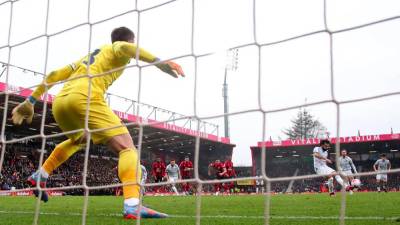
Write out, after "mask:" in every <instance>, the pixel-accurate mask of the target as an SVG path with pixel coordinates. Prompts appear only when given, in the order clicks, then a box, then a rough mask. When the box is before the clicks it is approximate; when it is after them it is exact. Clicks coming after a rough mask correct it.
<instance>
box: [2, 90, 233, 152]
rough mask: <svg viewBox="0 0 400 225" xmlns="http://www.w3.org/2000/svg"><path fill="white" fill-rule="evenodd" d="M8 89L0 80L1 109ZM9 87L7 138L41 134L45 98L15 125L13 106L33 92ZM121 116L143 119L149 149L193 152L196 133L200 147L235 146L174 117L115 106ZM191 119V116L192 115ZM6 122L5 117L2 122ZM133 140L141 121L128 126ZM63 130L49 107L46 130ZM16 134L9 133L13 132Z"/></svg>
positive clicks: (145, 146)
mask: <svg viewBox="0 0 400 225" xmlns="http://www.w3.org/2000/svg"><path fill="white" fill-rule="evenodd" d="M5 90H6V84H5V83H1V82H0V91H1V93H2V96H0V109H1V110H2V112H3V111H4V104H5V96H6V95H5V94H4V91H5ZM8 90H9V91H12V92H13V93H14V92H15V94H10V95H9V99H8V108H7V122H6V127H5V134H6V136H7V139H8V140H9V139H13V138H21V137H25V136H30V135H38V134H40V130H39V129H40V125H41V121H42V115H43V102H42V100H43V99H41V100H40V101H38V103H37V104H35V116H34V119H33V121H32V124H31V125H26V124H23V125H21V126H15V125H13V124H12V121H11V119H10V118H11V110H12V109H13V108H14V107H15V106H16V105H17V104H19V103H20V102H22V101H24V99H25V98H26V97H27V96H29V95H30V94H31V92H32V90H30V89H25V88H21V87H16V86H11V85H9V89H8ZM47 99H48V103H49V104H51V102H52V101H53V99H54V96H53V95H48V98H47ZM114 112H115V113H116V115H117V116H119V117H120V118H121V120H122V121H124V122H125V123H132V122H141V123H143V124H146V126H144V128H143V140H142V147H143V149H149V150H153V151H157V150H161V151H163V150H172V149H173V150H174V151H176V152H180V153H182V154H187V153H189V152H193V151H194V149H195V137H196V136H197V135H199V136H200V138H201V139H200V140H201V141H200V149H207V150H218V149H224V150H227V149H228V150H232V149H233V147H234V146H235V145H234V144H231V143H230V139H229V138H225V137H218V136H217V135H214V134H208V133H205V132H201V131H200V132H198V131H196V130H192V129H190V128H186V127H181V126H177V125H175V124H174V121H168V122H158V121H156V120H153V119H149V118H144V117H140V116H135V115H131V114H128V113H125V112H120V111H116V110H114ZM188 120H189V119H188ZM0 123H2V120H1V122H0ZM128 129H129V131H130V133H131V135H132V137H133V140H134V141H135V143H136V144H137V143H138V141H137V140H138V133H139V128H138V126H137V124H133V125H132V126H129V127H128ZM60 132H61V130H60V129H59V128H58V126H57V124H56V122H55V120H54V118H53V116H52V111H51V105H49V106H48V107H47V110H46V118H45V125H44V134H46V135H52V134H58V133H60ZM11 134H12V135H13V137H9V136H10V135H11ZM64 139H65V137H64V136H61V137H56V138H53V139H51V140H54V141H55V142H58V141H60V140H64Z"/></svg>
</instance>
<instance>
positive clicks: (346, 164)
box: [339, 149, 357, 193]
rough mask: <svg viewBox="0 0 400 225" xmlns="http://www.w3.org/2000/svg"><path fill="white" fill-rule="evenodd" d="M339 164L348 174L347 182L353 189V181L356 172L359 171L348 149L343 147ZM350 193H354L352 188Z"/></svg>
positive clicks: (344, 172)
mask: <svg viewBox="0 0 400 225" xmlns="http://www.w3.org/2000/svg"><path fill="white" fill-rule="evenodd" d="M339 166H340V168H339V170H340V171H341V172H342V173H343V174H344V175H345V176H346V177H345V178H346V182H347V183H348V185H349V187H350V189H352V188H353V187H352V185H351V181H352V180H353V179H354V174H355V173H357V169H356V166H355V165H354V163H353V160H352V159H351V158H350V157H349V156H348V155H347V150H346V149H343V150H342V151H341V152H340V157H339ZM353 172H354V173H353ZM350 193H353V192H352V190H350Z"/></svg>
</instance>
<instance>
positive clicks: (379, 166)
mask: <svg viewBox="0 0 400 225" xmlns="http://www.w3.org/2000/svg"><path fill="white" fill-rule="evenodd" d="M391 167H392V165H391V164H390V161H389V160H388V159H387V158H386V154H385V153H382V154H381V158H380V159H378V160H376V162H375V163H374V171H389V170H390V168H391ZM387 181H388V178H387V173H378V174H377V175H376V183H377V185H378V188H377V189H378V192H381V186H382V189H383V190H384V191H385V192H387Z"/></svg>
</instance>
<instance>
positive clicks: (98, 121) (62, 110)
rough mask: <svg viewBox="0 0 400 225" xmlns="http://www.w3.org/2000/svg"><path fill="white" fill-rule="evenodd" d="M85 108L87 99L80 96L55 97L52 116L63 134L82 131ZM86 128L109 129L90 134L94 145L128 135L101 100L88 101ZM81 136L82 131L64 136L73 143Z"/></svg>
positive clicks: (115, 116)
mask: <svg viewBox="0 0 400 225" xmlns="http://www.w3.org/2000/svg"><path fill="white" fill-rule="evenodd" d="M86 107H87V97H86V96H84V95H82V94H79V93H73V94H68V95H64V96H57V97H56V98H55V100H54V102H53V108H52V109H53V116H54V118H55V120H56V122H57V124H58V126H59V127H60V128H61V130H62V131H63V132H68V131H73V130H78V129H84V128H85V114H86ZM88 126H89V129H90V130H97V129H104V128H111V129H106V130H101V131H96V132H92V133H91V139H92V141H93V143H95V144H100V143H101V144H105V143H107V141H108V140H110V138H112V137H114V136H116V135H121V134H127V133H128V129H127V128H126V127H125V126H124V125H123V124H122V123H121V120H120V118H118V116H117V115H115V113H114V112H113V111H112V110H111V109H110V107H108V105H107V104H106V102H105V101H104V99H102V98H91V99H90V107H89V117H88ZM115 126H118V127H115ZM112 127H115V128H112ZM83 134H84V132H83V131H79V132H74V133H71V134H66V136H67V137H68V138H70V139H71V140H72V141H73V142H75V141H77V140H79V139H80V138H81V137H82V135H83Z"/></svg>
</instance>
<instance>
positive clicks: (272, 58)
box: [0, 0, 400, 165]
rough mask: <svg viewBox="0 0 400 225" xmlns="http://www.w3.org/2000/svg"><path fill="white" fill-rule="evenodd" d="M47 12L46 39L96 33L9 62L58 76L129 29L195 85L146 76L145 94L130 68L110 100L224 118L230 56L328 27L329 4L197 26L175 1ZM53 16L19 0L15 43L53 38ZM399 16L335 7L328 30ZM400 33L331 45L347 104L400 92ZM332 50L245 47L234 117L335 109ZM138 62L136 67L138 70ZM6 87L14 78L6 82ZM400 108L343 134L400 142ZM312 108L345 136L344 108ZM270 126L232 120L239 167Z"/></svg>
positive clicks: (391, 27)
mask: <svg viewBox="0 0 400 225" xmlns="http://www.w3.org/2000/svg"><path fill="white" fill-rule="evenodd" d="M1 2H5V1H0V3H1ZM49 2H50V5H49V10H50V11H49V19H48V27H47V33H48V34H56V33H58V32H60V31H62V30H64V29H67V28H70V27H73V26H75V25H78V24H84V23H86V22H88V19H89V21H90V22H91V23H96V24H95V25H93V26H92V33H91V39H90V26H89V25H84V26H79V27H77V28H75V29H72V30H69V31H67V32H62V33H59V34H57V35H54V36H51V37H50V39H49V43H48V55H47V56H48V57H47V58H48V60H47V64H46V44H47V39H46V37H42V38H38V39H36V40H33V41H30V42H28V43H26V44H23V45H20V46H17V47H13V48H12V49H11V54H10V56H11V58H10V62H11V63H12V64H15V65H18V66H21V67H26V68H29V69H32V70H36V71H42V72H45V71H46V72H49V71H51V70H54V69H57V68H59V67H62V66H64V65H65V64H68V63H70V62H73V61H75V60H77V59H79V58H80V57H82V56H83V55H86V54H87V53H88V52H90V51H92V50H94V49H96V48H98V47H100V46H101V45H103V44H107V43H109V42H110V40H109V33H110V32H111V30H112V29H113V28H115V27H118V26H127V27H129V28H131V29H132V30H134V31H135V33H136V34H137V41H138V42H139V46H141V47H142V48H144V49H146V50H148V51H150V52H152V53H153V54H155V55H156V56H158V57H159V58H161V59H169V58H176V57H180V56H186V57H182V58H179V59H177V60H176V62H178V63H179V64H181V65H182V67H183V69H184V71H185V73H186V77H185V78H183V79H181V78H180V79H173V78H171V77H170V76H168V75H165V74H163V73H162V72H160V71H158V70H157V69H156V68H155V67H145V68H144V69H143V70H142V82H141V84H140V82H139V75H138V69H137V68H129V69H126V71H125V73H124V75H123V76H121V78H120V79H119V80H117V81H116V82H115V83H114V84H113V86H112V87H111V88H110V89H109V92H110V93H114V94H117V95H121V96H125V97H127V98H130V99H134V100H138V99H139V100H140V101H141V102H144V103H148V104H151V105H154V106H158V107H161V108H165V109H168V110H171V111H175V112H178V113H182V114H185V115H197V116H199V117H211V116H216V115H221V114H223V98H222V84H223V79H224V68H225V65H226V58H225V52H226V49H228V48H231V47H235V46H239V45H244V44H250V43H255V41H257V43H258V44H265V43H270V42H275V41H279V40H282V39H287V38H290V37H292V36H297V35H301V34H305V33H310V32H313V31H319V30H323V29H324V14H323V12H324V11H323V1H322V0H274V1H268V0H257V1H255V2H256V10H255V24H254V22H253V1H250V0H234V1H232V0H218V1H216V0H201V1H200V0H196V1H194V2H195V5H194V9H195V11H194V18H195V19H194V27H192V1H190V0H177V1H174V2H172V3H170V4H166V5H164V6H162V7H158V8H154V9H151V10H146V11H142V12H140V14H139V13H138V12H131V13H127V14H125V15H123V16H119V17H116V18H114V19H112V20H109V21H106V22H100V21H102V20H104V19H106V18H110V17H112V16H114V15H117V14H120V13H123V12H127V11H129V10H133V9H135V1H133V0H119V1H117V0H114V1H105V0H92V1H91V5H90V10H88V4H87V1H83V0H68V1H66V0H64V1H54V0H53V1H49ZM165 2H166V1H165V0H164V1H163V0H157V1H156V0H138V2H137V6H138V9H139V10H143V9H146V8H148V7H152V6H155V5H157V4H161V3H165ZM10 6H11V3H5V4H2V5H0V28H1V32H0V46H5V45H7V44H8V30H9V19H10ZM46 9H47V0H36V1H29V0H19V1H18V2H15V3H14V6H13V14H12V15H13V16H12V29H11V36H10V44H11V45H13V44H16V43H20V42H22V41H25V40H29V39H31V38H33V37H35V36H38V35H42V34H45V32H46ZM88 12H89V13H90V15H88ZM139 15H140V16H139ZM398 15H400V2H399V1H397V0H327V26H328V28H329V30H331V31H336V30H341V29H346V28H349V27H352V26H357V25H360V24H364V23H369V22H372V21H375V20H382V19H385V18H389V17H393V16H398ZM139 17H140V18H139ZM253 27H255V32H254V31H253ZM399 27H400V19H399V20H392V21H388V22H385V23H380V24H376V25H373V26H368V27H365V28H362V29H357V30H353V31H348V32H342V33H337V34H334V35H333V39H332V40H333V74H334V79H333V86H334V93H335V99H336V100H337V101H348V100H352V99H357V98H363V97H370V96H374V95H379V94H385V93H390V92H396V91H399V85H398V84H399V83H400V76H399V72H400V67H399V65H400V64H399V63H398V61H399V59H400V43H399V41H398V40H400V29H399ZM192 28H193V29H192ZM192 31H193V52H192ZM89 40H91V43H89ZM8 50H9V49H8V48H1V49H0V61H5V62H7V61H8V53H9V52H8ZM259 50H260V56H261V58H260V60H259V54H258V51H259ZM329 51H330V45H329V35H328V34H327V33H319V34H315V35H310V36H307V37H304V38H300V39H296V40H293V41H289V42H284V43H279V44H275V45H269V46H264V47H262V48H260V49H259V48H258V47H257V46H256V45H249V46H247V47H243V48H240V49H239V63H238V69H237V70H236V71H228V76H227V81H228V85H229V86H228V88H229V89H228V91H229V111H230V112H241V111H246V110H251V109H263V110H266V111H268V110H276V109H282V108H286V107H291V106H296V105H301V104H304V103H305V102H307V103H312V102H317V101H325V100H331V99H332V96H331V67H330V66H331V65H330V52H329ZM207 53H212V54H210V55H207V56H204V57H199V58H197V79H195V78H196V77H195V74H196V73H195V58H194V57H193V56H194V55H201V54H207ZM259 61H260V66H259ZM135 63H136V62H135V61H133V62H132V63H131V64H132V65H134V64H135ZM140 65H145V64H143V63H141V64H140ZM259 71H260V75H261V76H260V80H259ZM27 76H29V77H28V78H27ZM4 79H5V76H3V77H1V78H0V81H4ZM40 81H41V77H40V76H32V74H25V73H21V72H20V71H13V70H10V76H9V82H10V83H12V84H16V85H19V86H23V87H28V86H31V85H34V84H38V83H39V82H40ZM139 85H141V88H140V90H141V91H140V94H139ZM195 87H196V89H195ZM59 89H60V87H55V88H53V89H52V90H51V91H50V93H52V94H55V93H57V91H58V90H59ZM195 90H197V94H196V95H195ZM399 103H400V97H399V96H392V97H387V98H382V99H376V100H370V101H363V102H358V103H351V104H344V105H341V106H340V130H339V131H340V136H352V135H357V132H358V131H360V134H362V135H366V134H380V133H389V132H390V130H391V129H393V131H394V132H400V131H399V129H400V122H399V120H398V115H399V112H400V107H398V105H399ZM194 105H196V111H195V107H194ZM112 107H113V108H115V109H120V110H121V111H125V110H124V109H126V108H127V107H129V106H128V105H127V104H126V103H124V102H118V101H116V102H115V103H113V105H112ZM308 110H309V111H310V112H311V113H312V114H313V115H314V116H315V118H317V119H318V120H320V121H321V122H322V124H324V125H325V126H326V127H327V129H328V131H329V132H330V133H331V136H334V135H335V134H336V132H337V127H336V115H337V107H336V105H335V104H333V103H326V104H320V105H315V106H310V107H308ZM297 111H298V109H292V110H286V111H281V112H278V113H271V114H267V115H266V130H265V134H266V137H267V138H270V137H271V138H272V139H273V140H278V139H286V136H285V135H284V134H283V133H282V130H284V129H285V128H288V127H290V125H291V124H290V120H291V119H293V118H294V117H295V116H296V114H297ZM207 121H208V122H211V123H215V124H218V125H219V126H220V130H219V133H220V134H223V117H218V118H214V119H209V120H207ZM262 124H263V114H262V113H261V112H252V113H241V114H237V115H233V116H230V132H231V142H232V143H234V144H236V145H237V147H236V148H235V149H234V154H233V161H234V162H235V163H236V164H237V165H250V164H251V156H250V150H249V149H250V148H249V147H250V146H253V145H256V144H257V142H258V141H261V140H262V133H263V130H262V129H263V128H262Z"/></svg>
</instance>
